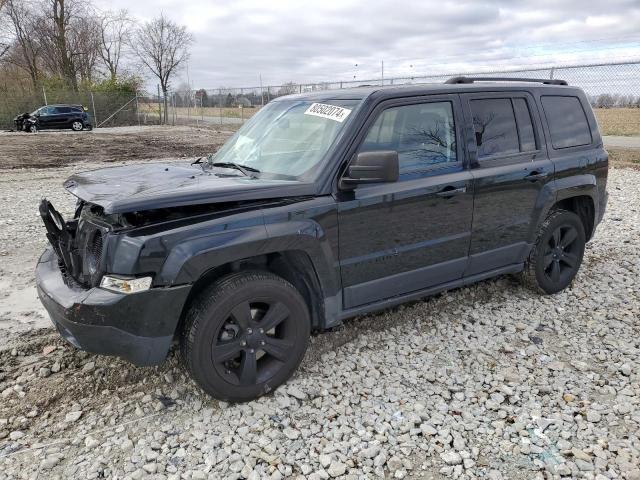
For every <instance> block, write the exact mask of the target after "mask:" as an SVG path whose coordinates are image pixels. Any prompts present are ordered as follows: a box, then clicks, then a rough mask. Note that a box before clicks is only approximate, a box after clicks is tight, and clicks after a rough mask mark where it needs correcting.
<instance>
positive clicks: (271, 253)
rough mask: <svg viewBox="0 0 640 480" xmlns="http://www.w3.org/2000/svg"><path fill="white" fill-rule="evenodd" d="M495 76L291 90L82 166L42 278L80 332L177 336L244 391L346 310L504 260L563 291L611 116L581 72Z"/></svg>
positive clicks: (189, 363)
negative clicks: (192, 132) (139, 154)
mask: <svg viewBox="0 0 640 480" xmlns="http://www.w3.org/2000/svg"><path fill="white" fill-rule="evenodd" d="M481 80H482V81H481ZM486 80H487V79H474V80H471V79H468V78H464V77H462V78H455V79H451V80H449V81H448V82H446V83H445V84H438V85H423V86H402V87H385V88H379V87H367V88H357V89H350V90H339V91H323V92H316V93H309V94H301V95H293V96H287V97H282V98H279V99H277V100H274V101H272V102H271V103H269V104H268V105H267V106H265V107H264V108H263V109H262V110H260V112H258V113H257V114H256V115H255V116H254V117H253V118H252V119H251V120H250V121H248V122H247V123H246V124H245V125H244V126H243V127H242V128H241V129H240V130H239V131H238V132H237V133H236V134H235V135H234V136H233V137H232V138H231V139H230V140H228V141H227V143H226V144H225V145H224V146H223V147H222V148H221V149H220V150H219V151H218V152H217V154H216V155H211V156H209V157H208V158H206V159H200V160H199V161H198V162H195V163H194V164H191V165H189V164H164V165H161V164H147V165H131V166H125V167H116V168H106V169H100V170H95V171H91V172H87V173H83V174H77V175H74V176H72V177H71V178H69V179H68V180H67V181H66V183H65V187H66V188H67V189H68V190H69V191H70V192H71V193H72V194H74V195H75V196H77V197H78V203H77V208H76V211H75V215H74V218H72V219H70V220H67V221H65V220H63V218H62V217H61V216H60V215H59V214H58V213H57V211H56V210H55V209H54V208H53V206H52V205H51V204H50V203H49V202H47V201H46V200H43V202H42V203H41V206H40V213H41V215H42V217H43V219H44V222H45V225H46V227H47V232H48V233H47V235H48V238H49V241H50V243H51V247H49V248H47V249H46V251H45V252H44V254H43V255H42V257H41V258H40V261H39V262H38V265H37V285H38V292H39V295H40V298H41V300H42V302H43V304H44V305H45V307H46V308H47V310H48V311H49V313H50V315H51V318H52V320H53V322H54V324H55V325H56V326H57V328H58V330H59V331H60V333H61V334H62V336H64V337H65V338H66V339H67V340H68V341H69V342H71V343H72V344H74V345H75V346H77V347H79V348H82V349H85V350H87V351H90V352H96V353H101V354H112V355H119V356H121V357H123V358H125V359H128V360H129V361H131V362H133V363H135V364H137V365H154V364H158V363H159V362H162V361H163V360H164V358H165V357H166V355H167V352H168V351H169V348H170V345H171V343H172V341H173V340H174V339H177V340H179V342H180V349H181V353H182V355H183V358H184V362H185V364H186V367H187V369H188V370H189V372H190V373H191V375H192V377H193V378H194V379H195V380H196V381H197V382H198V384H200V385H201V386H202V388H203V389H204V390H205V391H207V392H208V393H209V394H211V395H213V396H215V397H218V398H221V399H226V400H232V401H244V400H249V399H252V398H255V397H257V396H259V395H262V394H264V393H266V392H269V391H271V390H273V389H274V388H276V387H277V386H278V385H280V384H281V383H283V382H284V381H286V380H287V379H288V378H289V377H290V376H291V374H292V373H293V372H294V370H295V369H296V368H297V366H298V365H299V363H300V361H301V360H302V357H303V356H304V353H305V350H306V348H307V344H308V339H309V335H310V332H311V331H319V330H324V329H328V328H330V327H334V326H336V325H339V324H340V322H342V321H343V320H344V319H345V318H348V317H353V316H354V315H359V314H363V313H367V312H371V311H374V310H379V309H382V308H387V307H390V306H392V305H397V304H399V303H402V302H406V301H410V300H415V299H418V298H421V297H424V296H427V295H431V294H434V293H437V292H441V291H443V290H447V289H452V288H457V287H461V286H463V285H467V284H470V283H473V282H477V281H479V280H485V279H488V278H491V277H495V276H496V275H502V274H515V273H520V272H521V274H522V276H523V278H524V280H525V281H526V283H528V284H529V285H531V286H533V287H534V288H535V289H537V290H538V291H540V292H541V293H546V294H553V293H556V292H559V291H561V290H562V289H564V288H566V287H567V286H568V285H569V284H570V283H571V282H572V280H573V279H574V277H575V275H576V273H577V271H578V268H579V267H580V264H581V262H582V256H583V254H584V249H585V243H586V242H587V241H588V240H589V239H590V238H591V237H592V236H593V234H594V230H595V228H596V226H597V225H598V223H599V222H600V220H601V219H602V216H603V214H604V211H605V205H606V202H607V192H606V181H607V171H608V155H607V152H606V151H605V150H604V149H603V145H602V139H601V137H600V133H599V132H598V127H597V124H596V120H595V118H594V116H593V112H592V111H591V108H590V106H589V102H588V101H587V98H586V96H585V94H584V93H583V92H582V91H581V90H580V89H578V88H574V87H571V86H568V85H566V82H563V81H559V80H552V81H549V80H539V81H531V80H529V81H527V82H525V81H519V82H513V81H511V82H508V81H506V79H501V80H504V81H501V82H489V83H488V82H487V81H486ZM327 368H334V367H331V366H328V367H327ZM337 368H339V366H338V367H337Z"/></svg>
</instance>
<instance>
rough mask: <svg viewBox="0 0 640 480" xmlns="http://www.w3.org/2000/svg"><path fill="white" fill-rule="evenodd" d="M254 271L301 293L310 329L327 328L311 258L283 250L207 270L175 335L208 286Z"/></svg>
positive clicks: (191, 293)
mask: <svg viewBox="0 0 640 480" xmlns="http://www.w3.org/2000/svg"><path fill="white" fill-rule="evenodd" d="M256 270H259V271H265V272H269V273H273V274H275V275H278V276H279V277H281V278H283V279H284V280H286V281H288V282H289V283H291V284H292V285H293V286H294V287H295V288H296V289H297V290H298V291H299V292H300V294H301V295H302V297H303V298H304V300H305V302H306V304H307V307H308V308H309V315H310V318H311V328H312V330H319V329H322V328H324V327H325V326H326V305H325V303H326V302H325V292H324V290H323V286H322V283H321V281H320V277H319V275H318V271H317V269H316V266H315V265H314V263H313V261H312V259H311V256H310V255H309V254H308V253H307V252H305V251H303V250H284V251H275V252H271V253H266V254H259V255H254V256H250V257H245V258H240V259H236V260H233V261H229V262H226V263H223V264H221V265H217V266H215V267H212V268H210V269H208V270H206V271H205V272H204V273H203V274H202V275H201V276H200V277H199V278H198V279H197V280H196V281H195V282H194V283H193V285H192V287H191V289H190V291H189V294H188V296H187V299H186V301H185V302H184V305H183V307H182V312H181V315H180V318H179V320H178V323H177V325H176V330H175V334H174V335H177V334H179V332H180V331H181V329H182V327H183V325H184V322H185V318H186V315H187V312H188V311H189V308H190V307H191V304H192V303H193V300H194V299H195V298H197V297H198V295H200V294H201V293H202V292H203V291H204V290H206V289H207V287H209V286H210V285H212V284H213V283H214V282H216V281H218V280H219V279H221V278H223V277H225V276H226V275H229V274H232V273H237V272H242V271H256Z"/></svg>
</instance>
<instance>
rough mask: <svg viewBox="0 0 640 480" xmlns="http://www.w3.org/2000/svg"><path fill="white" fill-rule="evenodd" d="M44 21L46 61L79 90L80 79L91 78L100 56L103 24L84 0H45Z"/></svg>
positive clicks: (43, 57)
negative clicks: (101, 26)
mask: <svg viewBox="0 0 640 480" xmlns="http://www.w3.org/2000/svg"><path fill="white" fill-rule="evenodd" d="M41 1H42V2H43V5H42V10H43V11H45V14H44V21H43V24H42V26H41V28H39V29H38V34H39V36H40V43H41V45H42V46H43V49H44V51H43V54H42V61H43V63H44V64H45V66H46V67H47V69H48V70H49V71H50V72H51V73H52V74H54V75H58V76H60V77H61V78H63V79H64V80H65V81H66V83H67V84H68V85H69V86H70V87H71V88H73V89H74V90H78V81H79V80H91V79H92V76H93V73H94V71H95V67H96V64H97V59H98V49H99V46H100V42H99V36H100V26H99V23H98V22H97V20H96V19H95V12H94V11H93V9H92V7H91V6H90V4H88V3H86V2H84V1H83V0H41Z"/></svg>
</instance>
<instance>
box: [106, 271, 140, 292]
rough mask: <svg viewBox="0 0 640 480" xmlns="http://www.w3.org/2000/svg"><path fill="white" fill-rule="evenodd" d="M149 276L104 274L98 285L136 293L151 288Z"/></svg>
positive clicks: (115, 290)
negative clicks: (136, 276)
mask: <svg viewBox="0 0 640 480" xmlns="http://www.w3.org/2000/svg"><path fill="white" fill-rule="evenodd" d="M151 280H152V278H151V277H140V278H133V277H115V276H111V275H104V276H103V277H102V280H101V281H100V287H102V288H104V289H105V290H111V291H112V292H118V293H138V292H144V291H145V290H149V288H151Z"/></svg>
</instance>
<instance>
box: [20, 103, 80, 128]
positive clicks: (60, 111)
mask: <svg viewBox="0 0 640 480" xmlns="http://www.w3.org/2000/svg"><path fill="white" fill-rule="evenodd" d="M25 115H28V114H25ZM25 115H21V116H18V117H16V118H15V122H16V127H17V130H25V131H31V132H35V131H37V130H44V129H51V128H59V129H68V128H70V129H71V130H74V131H76V132H79V131H81V130H83V129H87V130H91V129H92V125H91V120H90V118H89V114H88V113H87V112H86V110H85V109H84V107H83V106H82V105H47V106H44V107H40V108H38V109H37V110H36V111H34V112H33V113H31V114H30V115H28V118H30V119H32V120H33V121H31V122H28V121H25V120H26V119H25V118H20V117H25ZM18 123H20V124H21V126H20V127H18Z"/></svg>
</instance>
